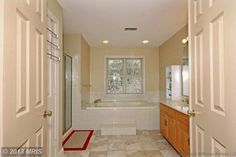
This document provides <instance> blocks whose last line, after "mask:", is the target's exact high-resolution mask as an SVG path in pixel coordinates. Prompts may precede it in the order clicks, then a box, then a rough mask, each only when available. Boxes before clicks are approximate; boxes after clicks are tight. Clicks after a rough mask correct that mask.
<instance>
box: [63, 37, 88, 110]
mask: <svg viewBox="0 0 236 157" xmlns="http://www.w3.org/2000/svg"><path fill="white" fill-rule="evenodd" d="M64 52H65V53H67V54H68V55H70V56H72V57H74V56H79V58H80V59H79V60H78V64H77V65H78V66H79V67H78V69H79V71H78V74H79V75H80V76H78V77H80V80H78V81H79V84H80V86H79V88H80V91H79V92H80V98H81V104H82V106H83V105H85V104H87V103H89V100H90V46H89V45H88V43H87V41H86V40H85V39H84V38H83V36H82V35H80V34H64Z"/></svg>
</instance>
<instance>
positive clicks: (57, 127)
mask: <svg viewBox="0 0 236 157" xmlns="http://www.w3.org/2000/svg"><path fill="white" fill-rule="evenodd" d="M47 16H49V17H50V18H51V19H53V20H54V21H55V22H56V26H57V33H58V36H59V47H60V44H61V41H60V34H59V33H60V28H59V26H60V23H59V20H58V19H57V17H56V16H55V15H54V14H53V13H52V11H50V10H49V9H48V10H47ZM58 54H59V56H61V49H59V53H58ZM49 59H50V58H48V57H47V61H48V60H49ZM62 63H63V62H62V60H61V62H59V63H56V64H57V65H56V68H55V69H54V70H56V71H57V76H58V77H57V81H56V82H57V86H58V87H57V90H56V102H55V104H58V105H55V106H54V107H53V109H54V110H53V111H52V112H53V115H52V116H54V117H55V123H54V125H55V127H54V133H55V134H54V138H55V139H57V141H54V142H58V143H56V144H57V145H54V143H52V146H51V148H53V150H52V151H54V152H55V153H56V155H57V154H58V153H59V152H58V151H59V146H60V145H61V144H60V130H61V129H60V105H61V102H60V101H61V99H60V90H61V84H60V76H61V74H60V71H61V70H60V69H61V65H60V64H62ZM47 67H48V65H47ZM47 81H48V77H47ZM47 107H48V109H49V104H48V106H47ZM48 131H49V130H48ZM48 138H49V137H48ZM48 148H50V147H49V142H48ZM48 151H50V150H48Z"/></svg>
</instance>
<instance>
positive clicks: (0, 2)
mask: <svg viewBox="0 0 236 157" xmlns="http://www.w3.org/2000/svg"><path fill="white" fill-rule="evenodd" d="M3 53H4V0H0V149H1V147H2V146H3V100H2V92H3V88H2V85H3Z"/></svg>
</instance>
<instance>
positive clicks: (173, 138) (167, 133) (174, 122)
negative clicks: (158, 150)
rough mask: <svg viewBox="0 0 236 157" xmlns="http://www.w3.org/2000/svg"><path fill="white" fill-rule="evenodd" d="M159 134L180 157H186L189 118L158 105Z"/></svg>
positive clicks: (188, 149)
mask: <svg viewBox="0 0 236 157" xmlns="http://www.w3.org/2000/svg"><path fill="white" fill-rule="evenodd" d="M160 132H161V134H162V135H163V136H164V137H165V138H166V139H167V140H168V141H169V143H170V144H171V145H172V146H173V147H174V148H175V149H176V150H177V151H178V152H179V154H180V155H181V156H182V157H188V154H189V151H190V148H189V116H188V115H185V114H183V113H181V112H178V111H176V110H174V109H172V108H170V107H168V106H166V105H164V104H160Z"/></svg>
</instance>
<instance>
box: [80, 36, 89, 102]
mask: <svg viewBox="0 0 236 157" xmlns="http://www.w3.org/2000/svg"><path fill="white" fill-rule="evenodd" d="M89 101H90V47H89V45H88V43H87V42H86V40H85V39H84V38H83V36H81V104H82V106H83V105H85V104H88V103H89Z"/></svg>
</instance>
